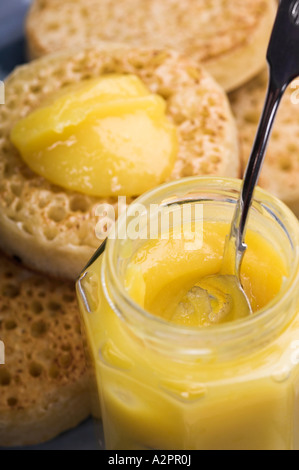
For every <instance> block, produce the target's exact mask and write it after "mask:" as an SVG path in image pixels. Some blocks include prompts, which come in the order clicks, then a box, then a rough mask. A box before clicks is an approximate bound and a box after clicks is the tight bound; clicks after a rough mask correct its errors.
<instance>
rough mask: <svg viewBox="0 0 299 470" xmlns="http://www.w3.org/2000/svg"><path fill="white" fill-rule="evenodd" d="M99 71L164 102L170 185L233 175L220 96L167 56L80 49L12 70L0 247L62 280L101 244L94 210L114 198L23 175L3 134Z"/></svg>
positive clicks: (229, 124) (229, 132) (227, 118)
mask: <svg viewBox="0 0 299 470" xmlns="http://www.w3.org/2000/svg"><path fill="white" fill-rule="evenodd" d="M107 73H108V74H109V73H124V74H127V73H129V74H135V75H137V76H138V77H139V78H141V80H142V81H143V82H144V83H145V85H146V86H147V87H148V88H149V90H150V91H151V92H154V93H157V94H159V95H161V96H162V97H163V98H164V99H165V100H166V103H167V111H166V114H167V117H168V118H169V119H170V121H171V122H172V123H174V124H175V125H176V127H177V130H178V136H179V151H178V157H177V161H176V163H175V167H174V171H173V174H172V176H171V179H172V180H176V179H179V178H181V177H186V176H195V175H219V176H231V177H237V176H239V175H240V161H239V148H238V138H237V130H236V124H235V120H234V118H233V116H232V112H231V109H230V105H229V102H228V99H227V97H226V95H225V93H224V92H223V90H222V89H221V88H220V87H219V85H218V84H217V83H216V82H215V81H214V79H212V78H211V76H210V75H209V74H208V73H207V72H206V71H205V70H204V69H203V68H202V66H200V65H197V64H194V63H193V62H190V61H189V60H186V59H185V58H183V57H181V56H180V55H178V54H177V53H175V52H168V51H161V50H141V49H119V48H111V49H110V50H109V51H107V50H106V51H103V50H102V49H101V48H87V49H84V50H82V51H77V50H75V51H73V50H72V51H70V52H65V53H61V54H58V55H52V56H46V57H44V58H42V59H39V60H38V61H35V62H32V63H31V64H29V65H25V66H23V67H21V68H19V69H17V70H16V71H15V72H14V73H13V74H12V75H11V76H10V77H9V78H8V80H7V81H6V83H5V87H6V104H5V105H3V106H0V239H1V247H2V249H3V250H4V251H5V252H6V253H8V254H9V255H13V256H17V257H18V258H20V259H21V261H22V262H23V264H24V265H27V266H28V267H31V268H34V269H36V270H38V271H41V272H45V273H48V274H51V275H53V276H57V277H60V278H63V279H64V278H68V279H75V278H76V277H77V276H78V275H79V274H80V272H81V270H82V269H83V268H84V266H85V264H86V263H87V262H88V260H89V259H90V257H91V256H92V255H93V253H94V251H95V249H96V248H97V247H98V246H99V245H100V243H101V241H100V240H98V239H97V237H96V235H95V228H96V225H97V223H98V222H99V218H98V217H97V216H96V214H95V211H96V208H97V207H98V205H99V204H100V203H103V202H108V203H111V204H113V205H114V206H115V208H116V209H117V199H116V198H110V199H106V200H104V199H100V198H95V197H88V196H84V195H81V194H79V193H75V192H71V191H67V190H64V189H63V188H60V187H57V186H53V185H52V184H50V183H49V182H48V181H46V180H45V179H44V178H42V177H40V176H38V175H36V174H34V173H33V172H32V171H30V169H29V168H28V167H27V166H26V164H25V163H24V162H23V161H22V159H21V158H20V155H19V154H18V152H17V150H16V149H15V148H14V147H13V145H12V144H11V142H10V138H9V136H10V133H11V130H12V128H13V126H14V125H15V124H16V123H17V122H18V121H19V120H20V118H22V117H25V116H26V115H28V114H29V113H30V112H31V111H32V110H34V109H36V108H37V107H38V106H39V105H41V103H43V100H45V99H47V98H48V97H49V95H51V93H54V92H56V91H57V90H59V89H61V88H63V87H65V86H68V85H70V84H72V83H76V82H79V81H81V80H87V79H88V78H94V77H99V76H102V75H104V74H107ZM128 202H130V201H128ZM116 215H117V211H116Z"/></svg>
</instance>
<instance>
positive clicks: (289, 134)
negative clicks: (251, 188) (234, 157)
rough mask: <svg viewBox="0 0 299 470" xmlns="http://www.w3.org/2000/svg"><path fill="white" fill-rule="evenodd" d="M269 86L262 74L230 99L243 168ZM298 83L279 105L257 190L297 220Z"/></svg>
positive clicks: (298, 82)
mask: <svg viewBox="0 0 299 470" xmlns="http://www.w3.org/2000/svg"><path fill="white" fill-rule="evenodd" d="M267 85H268V72H267V70H265V71H264V73H262V74H261V75H259V76H258V77H257V78H256V79H254V80H252V81H251V82H250V83H249V84H247V85H245V86H244V87H242V88H240V89H239V90H237V91H236V92H234V93H232V94H231V95H230V99H231V103H232V106H233V110H234V112H235V115H236V118H237V123H238V126H239V132H240V137H241V146H242V159H243V166H244V168H245V167H246V164H247V161H248V158H249V156H250V152H251V148H252V145H253V141H254V138H255V134H256V131H257V127H258V123H259V120H260V116H261V113H262V110H263V106H264V101H265V97H266V91H267ZM298 123H299V81H298V80H295V81H294V82H293V83H292V84H291V86H290V87H289V89H288V90H287V92H286V94H285V96H284V98H283V101H282V103H281V105H280V109H279V111H278V115H277V118H276V122H275V124H274V129H273V133H272V136H271V140H270V144H269V147H268V150H267V153H266V159H265V163H264V167H263V170H262V174H261V179H260V182H259V184H260V186H262V187H263V188H265V189H267V190H268V191H270V192H271V193H272V194H274V195H276V196H277V197H279V198H280V199H282V200H283V201H284V202H285V203H286V204H288V206H289V207H290V208H291V209H292V210H293V211H294V212H295V214H296V215H297V216H299V183H298V182H299V126H298Z"/></svg>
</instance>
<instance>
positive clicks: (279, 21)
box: [184, 0, 299, 324]
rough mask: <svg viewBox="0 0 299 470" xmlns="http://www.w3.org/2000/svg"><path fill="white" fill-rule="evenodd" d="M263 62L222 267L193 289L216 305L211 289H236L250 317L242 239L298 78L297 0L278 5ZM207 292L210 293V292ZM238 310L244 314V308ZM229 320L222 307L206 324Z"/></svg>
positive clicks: (298, 15) (298, 35)
mask: <svg viewBox="0 0 299 470" xmlns="http://www.w3.org/2000/svg"><path fill="white" fill-rule="evenodd" d="M267 60H268V64H269V71H270V75H269V87H268V92H267V97H266V102H265V106H264V110H263V113H262V116H261V120H260V124H259V127H258V131H257V135H256V139H255V142H254V145H253V149H252V153H251V156H250V159H249V162H248V166H247V170H246V173H245V176H244V180H243V185H242V189H241V194H240V198H239V200H238V203H237V207H236V210H235V214H234V218H233V221H232V225H231V231H230V235H229V237H228V239H227V241H226V245H225V252H224V260H223V266H222V269H221V271H220V273H219V274H218V275H215V276H210V277H209V278H205V279H203V280H201V281H200V282H199V284H198V285H196V286H195V288H199V289H200V288H201V292H200V291H199V290H198V296H199V297H200V296H202V289H205V288H206V291H207V293H208V294H209V297H210V299H211V300H212V301H216V303H217V295H216V296H215V293H214V292H212V291H213V290H215V289H213V287H215V286H216V285H217V286H218V287H219V283H221V281H223V282H224V281H225V285H226V288H227V287H228V286H231V287H232V288H233V289H235V288H236V286H237V288H238V290H239V293H242V295H243V302H246V303H247V305H248V308H249V311H248V312H247V314H248V313H249V314H250V313H252V311H251V307H250V303H249V301H248V299H247V298H246V295H245V293H244V291H243V287H242V283H241V279H240V269H241V264H242V261H243V258H244V254H245V251H246V249H247V246H246V244H245V235H246V228H247V222H248V215H249V211H250V208H251V206H252V200H253V195H254V190H255V187H256V185H257V183H258V180H259V176H260V172H261V168H262V164H263V161H264V157H265V152H266V148H267V144H268V141H269V137H270V135H271V131H272V127H273V124H274V120H275V117H276V113H277V110H278V107H279V104H280V102H281V99H282V97H283V95H284V92H285V91H286V89H287V87H288V85H289V84H290V83H291V82H292V80H294V79H295V78H296V77H298V75H299V0H296V1H294V0H281V1H280V5H279V8H278V13H277V17H276V21H275V24H274V28H273V32H272V36H271V39H270V44H269V48H268V53H267ZM207 284H208V285H207ZM203 286H204V287H203ZM210 289H212V290H211V291H210ZM190 293H193V295H190ZM223 293H224V292H222V293H221V286H220V294H222V295H223ZM195 294H196V289H195V290H194V288H193V289H191V291H189V293H188V294H187V299H186V298H185V299H184V301H186V300H188V296H189V297H190V298H191V297H192V298H193V302H194V295H195ZM241 301H242V299H241ZM238 302H240V296H239V297H238ZM218 303H219V302H218ZM220 307H221V306H220ZM243 307H244V305H243ZM218 310H219V309H218ZM241 310H242V311H243V312H246V309H244V308H243V309H241ZM230 316H231V315H230V311H229V307H228V306H227V305H223V308H222V310H221V308H220V315H218V316H216V317H215V315H214V317H211V316H210V317H209V319H210V320H209V321H210V324H212V323H215V322H220V321H222V320H223V318H225V317H226V319H225V321H226V320H227V319H229V317H230ZM231 319H232V318H231Z"/></svg>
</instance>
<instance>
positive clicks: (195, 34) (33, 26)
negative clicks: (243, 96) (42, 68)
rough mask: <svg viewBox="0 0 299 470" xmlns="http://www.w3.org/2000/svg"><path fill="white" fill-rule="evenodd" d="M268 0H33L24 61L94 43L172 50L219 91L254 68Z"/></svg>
mask: <svg viewBox="0 0 299 470" xmlns="http://www.w3.org/2000/svg"><path fill="white" fill-rule="evenodd" d="M276 9H277V4H276V0H234V1H233V2H231V0H212V1H211V0H180V1H178V0H163V1H161V0H143V1H140V0H125V1H123V2H119V1H118V2H116V1H115V0H101V1H98V0H76V1H74V0H64V1H63V2H62V1H61V0H35V1H34V2H33V4H32V7H31V9H30V12H29V15H28V19H27V38H28V45H29V51H30V56H31V58H37V57H40V56H42V55H45V54H48V53H52V52H56V51H59V50H61V48H62V47H64V48H69V47H73V46H74V47H80V46H85V45H87V44H90V43H93V42H95V41H98V40H101V41H107V42H111V41H117V42H122V43H125V44H129V45H130V46H142V47H151V48H153V47H155V48H173V49H176V50H177V51H179V52H180V53H182V54H184V55H186V56H188V57H190V58H192V59H194V60H195V61H196V62H197V63H199V62H202V63H203V64H204V65H205V66H206V68H207V69H208V70H209V72H210V73H211V74H212V75H213V76H214V77H215V78H216V80H217V81H218V82H219V83H220V84H221V85H222V86H223V88H224V89H225V90H226V91H230V90H232V89H235V88H236V87H237V86H240V85H241V84H243V83H245V82H246V81H248V80H249V79H250V78H252V77H254V75H256V74H257V73H259V72H260V71H261V70H262V67H263V63H264V59H265V55H266V48H267V44H268V41H269V37H270V33H271V29H272V26H273V22H274V17H275V13H276Z"/></svg>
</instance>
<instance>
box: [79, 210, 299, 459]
mask: <svg viewBox="0 0 299 470" xmlns="http://www.w3.org/2000/svg"><path fill="white" fill-rule="evenodd" d="M207 208H209V206H207ZM222 212H223V211H222V209H221V206H220V210H219V211H218V212H217V214H220V219H221V218H222V216H221V214H222ZM213 218H214V220H211V219H208V220H204V222H203V244H202V247H201V248H200V249H193V250H192V249H190V248H189V245H190V241H189V240H188V241H186V240H185V239H184V238H182V239H181V240H178V239H174V238H175V237H170V238H169V239H167V240H166V239H159V240H146V241H142V242H140V244H139V245H134V243H133V242H130V240H128V241H125V242H115V243H119V245H113V247H114V250H118V256H119V257H118V258H117V259H118V261H117V263H116V261H115V259H114V258H112V256H111V255H112V251H111V253H110V254H109V246H108V248H107V250H106V252H105V253H104V255H103V256H101V257H100V258H97V259H96V260H95V261H94V262H93V264H91V265H90V266H89V267H88V268H87V270H86V272H85V273H84V275H83V277H82V278H81V280H80V283H79V284H78V286H79V290H78V294H79V295H78V297H79V302H80V307H81V312H82V316H83V320H84V325H85V331H86V337H87V342H88V344H89V347H90V353H91V357H92V359H93V364H94V370H95V375H96V382H97V390H98V393H99V397H100V403H101V413H102V418H103V422H104V430H105V440H106V446H107V448H108V449H114V450H117V449H127V450H130V449H135V450H136V449H168V450H175V449H178V450H182V449H186V450H192V449H199V450H213V449H215V450H218V449H219V450H222V449H224V450H226V449H227V450H238V449H240V450H247V449H248V450H250V449H252V450H259V449H261V450H276V449H277V450H278V449H293V448H295V447H297V446H299V422H298V423H297V421H298V420H299V416H298V409H299V404H298V403H297V401H298V400H297V401H296V394H298V393H299V370H298V366H297V365H294V362H292V361H293V360H294V357H293V356H292V355H294V350H293V349H292V347H293V346H292V345H294V343H293V341H294V340H296V338H297V337H298V339H299V336H298V335H299V320H296V321H293V320H287V318H290V317H288V315H290V312H291V313H292V310H291V309H292V308H293V307H294V308H295V309H296V308H297V307H298V302H297V303H294V302H291V304H290V303H289V301H288V300H286V301H285V303H280V304H279V303H278V305H280V307H279V308H280V309H281V310H279V311H278V313H279V315H278V314H277V312H276V314H277V317H276V321H278V322H279V321H285V322H286V323H285V324H284V327H281V329H279V327H278V330H277V331H276V330H275V327H274V326H273V325H274V323H273V322H274V320H271V322H269V316H267V315H266V314H265V313H261V312H263V310H261V309H267V308H269V312H270V311H271V307H270V306H271V305H276V304H275V302H276V300H275V299H277V298H278V297H279V296H280V295H281V291H282V290H283V289H284V286H285V283H286V282H287V279H288V278H289V276H290V265H289V261H287V259H288V258H287V256H286V255H285V254H284V251H283V249H282V248H280V245H279V243H280V241H278V243H277V240H278V239H279V236H280V235H279V236H278V237H277V238H275V236H276V235H274V231H273V230H272V229H271V227H270V226H269V227H270V228H269V229H268V232H267V234H266V233H265V237H264V234H263V230H261V227H259V226H258V223H257V230H256V231H255V229H252V226H251V227H250V229H249V230H248V233H247V237H246V242H247V245H248V249H247V251H246V254H245V257H244V262H243V264H242V270H241V277H242V284H243V287H244V290H245V292H246V294H247V296H248V299H249V300H250V304H251V307H252V311H253V313H252V314H250V315H249V312H248V311H247V310H246V308H245V310H244V308H243V307H242V306H241V308H239V307H240V305H239V298H238V294H237V293H236V292H235V290H234V289H233V288H231V284H230V282H228V283H226V280H225V278H224V285H220V286H219V288H220V291H221V292H222V293H223V292H224V293H225V289H226V288H227V287H228V289H227V291H226V294H225V295H226V296H227V297H226V298H225V295H224V298H223V299H222V300H221V296H220V297H219V293H217V296H218V297H217V298H218V300H219V299H220V300H219V302H220V304H221V302H223V305H227V304H229V305H230V308H229V309H228V310H227V311H226V312H227V315H223V314H221V315H217V312H219V311H221V310H223V309H222V307H223V305H220V308H218V307H219V305H218V306H216V308H215V305H213V300H212V301H211V298H210V297H207V295H206V293H205V288H204V286H203V285H201V282H200V281H201V279H202V278H206V276H211V275H214V274H216V273H218V272H219V271H220V269H221V267H222V261H223V252H224V243H225V239H226V237H227V235H228V233H229V230H230V224H229V223H228V222H226V221H223V220H219V221H218V220H217V218H218V216H216V218H215V216H214V215H213ZM224 218H225V217H224ZM265 227H267V226H266V225H265ZM277 230H279V229H277ZM272 232H273V233H272ZM272 235H273V238H272ZM281 240H283V239H281ZM121 243H123V244H121ZM281 243H282V245H281V246H284V247H286V243H287V241H286V239H284V242H281ZM111 246H112V245H111ZM116 246H117V247H118V248H116ZM133 246H135V247H136V246H137V248H136V249H135V248H133ZM110 256H111V257H110ZM112 259H113V260H114V261H112ZM112 262H113V263H114V262H115V263H116V264H115V266H119V268H117V269H120V270H121V271H120V272H119V274H118V275H119V276H120V282H121V285H122V286H123V288H124V289H125V290H126V292H127V294H128V300H126V301H124V294H123V293H122V294H120V293H119V291H118V289H119V286H118V285H116V280H115V277H114V275H113V270H112V271H111V266H112V265H111V263H112ZM113 265H114V264H113ZM120 273H121V274H120ZM196 286H197V287H198V286H199V289H197V288H196ZM229 286H230V287H229ZM206 287H207V290H209V288H210V286H206ZM213 289H216V290H217V286H215V285H213ZM296 292H297V291H296ZM82 293H83V294H82ZM82 295H83V296H82ZM293 295H294V294H293ZM293 300H294V299H293ZM132 302H133V303H132ZM137 305H138V307H137ZM291 305H292V307H291ZM87 306H88V307H87ZM217 308H218V309H217ZM273 308H274V307H273ZM139 309H140V310H139ZM141 309H142V310H141ZM224 310H225V309H224ZM265 311H266V310H265ZM295 311H296V310H295ZM222 313H223V311H222ZM292 315H293V313H292ZM295 315H296V314H294V316H293V317H292V318H293V319H294V318H295ZM267 322H268V323H267ZM298 362H299V361H298ZM298 362H297V364H298ZM296 403H297V404H296ZM296 410H297V411H296ZM296 419H297V421H296ZM296 423H297V424H296Z"/></svg>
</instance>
